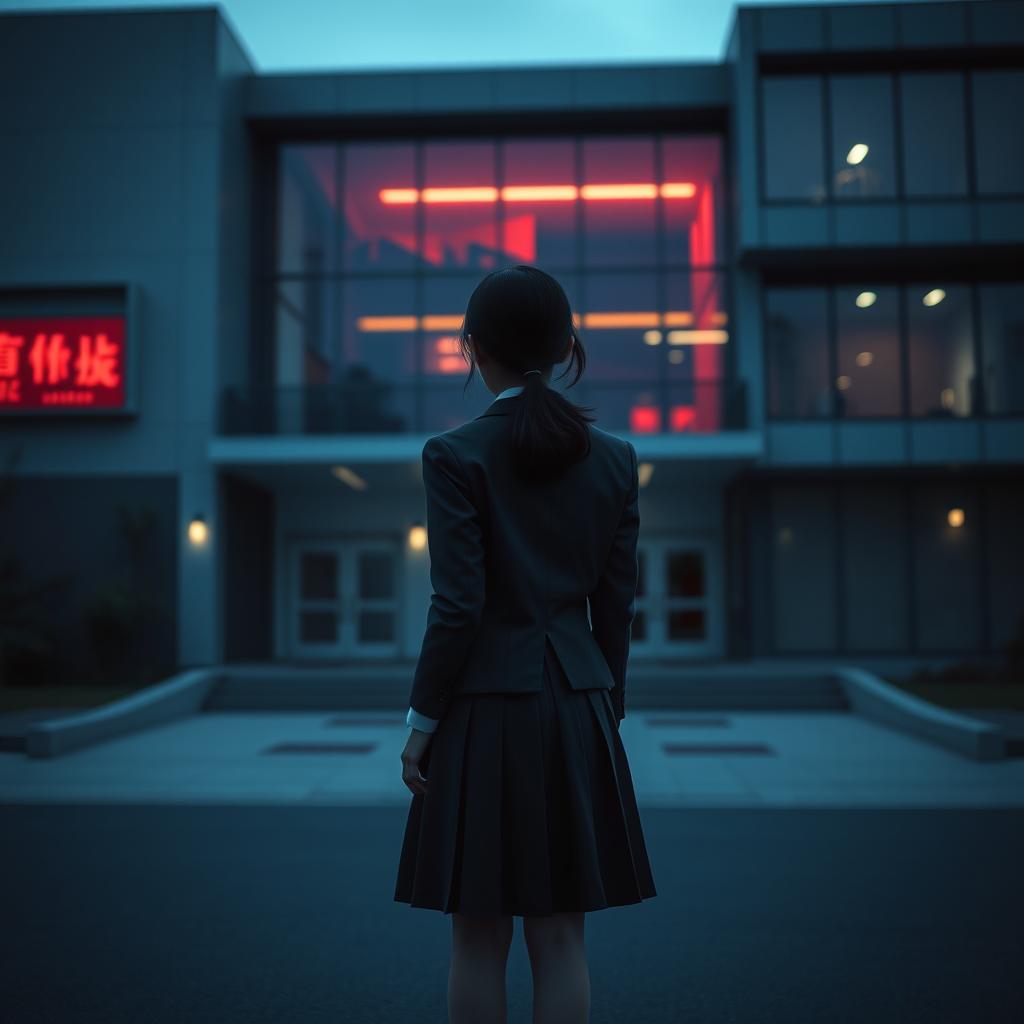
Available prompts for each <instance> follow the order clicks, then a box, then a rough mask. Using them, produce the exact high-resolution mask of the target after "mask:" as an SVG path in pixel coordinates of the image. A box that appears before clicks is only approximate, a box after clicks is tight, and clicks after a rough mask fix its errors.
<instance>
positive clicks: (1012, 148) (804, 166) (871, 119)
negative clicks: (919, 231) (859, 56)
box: [760, 68, 1024, 203]
mask: <svg viewBox="0 0 1024 1024" xmlns="http://www.w3.org/2000/svg"><path fill="white" fill-rule="evenodd" d="M760 101H761V146H762V166H763V179H762V199H763V200H765V201H768V202H771V201H789V202H792V201H805V202H810V203H820V202H822V201H824V200H826V199H832V200H858V199H890V198H913V199H919V198H929V199H931V198H953V199H955V198H963V197H966V196H968V195H976V196H989V195H1020V194H1021V193H1022V192H1024V133H1022V132H1020V131H1019V130H1018V131H1014V130H1013V127H1012V126H1014V125H1015V124H1016V123H1017V122H1018V121H1019V119H1020V114H1019V111H1020V109H1021V104H1022V103H1024V70H1021V69H1020V68H1005V69H992V70H963V71H961V70H941V71H931V70H929V71H899V72H883V73H879V72H868V71H865V72H858V73H839V72H834V73H826V74H821V73H816V74H805V73H801V74H766V75H764V76H762V78H761V96H760ZM972 161H973V165H974V167H973V172H972V170H971V167H970V165H971V163H972ZM972 178H973V184H972Z"/></svg>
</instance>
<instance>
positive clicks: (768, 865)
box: [0, 802, 1024, 1024]
mask: <svg viewBox="0 0 1024 1024" xmlns="http://www.w3.org/2000/svg"><path fill="white" fill-rule="evenodd" d="M641 815H642V819H643V823H644V830H645V834H646V836H647V840H648V846H649V851H650V854H651V862H652V867H653V870H654V876H655V882H656V884H657V886H658V895H657V896H656V897H655V898H654V899H652V900H649V901H645V902H644V903H643V904H640V905H638V906H630V907H622V908H614V909H609V910H603V911H599V912H595V913H592V914H588V915H587V925H586V935H587V948H588V954H589V962H590V972H591V988H592V1013H591V1021H592V1022H593V1024H604V1022H613V1021H614V1022H616V1024H621V1022H636V1024H643V1022H648V1021H650V1022H654V1021H657V1022H701V1024H719V1022H727V1021H728V1022H733V1021H735V1022H741V1024H759V1022H773V1024H776V1022H777V1024H803V1022H807V1024H811V1022H813V1024H823V1022H829V1024H845V1022H849V1024H888V1022H893V1024H896V1022H899V1024H909V1022H917V1021H922V1022H925V1021H926V1022H928V1024H937V1022H938V1024H958V1022H964V1024H986V1022H999V1024H1010V1022H1014V1024H1016V1022H1019V1021H1020V1020H1022V1019H1024V980H1022V979H1024V972H1022V970H1021V965H1022V964H1024V927H1022V925H1024V887H1022V886H1021V882H1020V876H1021V865H1022V864H1024V811H1022V810H1020V809H1018V808H1003V809H1000V808H995V807H992V808H946V809H943V808H875V809H871V808H856V807H845V808H810V807H800V808H779V807H764V808H748V807H744V808H729V807H716V808H704V807H699V808H698V807H682V808H680V807H665V808H659V807H646V808H645V807H641ZM404 821H405V810H404V809H402V808H401V807H394V806H392V807H373V806H368V807H357V806H353V807H349V806H337V807H335V806H308V805H307V806H301V805H294V806H286V805H281V806H239V805H235V806H231V805H227V806H225V805H198V806H188V805H143V804H138V805H136V804H128V803H122V804H105V805H102V804H95V805H90V804H87V803H81V802H79V803H68V804H60V803H48V804H36V805H33V804H5V805H3V806H0V822H2V829H3V831H2V834H3V837H4V842H3V844H2V846H0V850H2V852H0V858H2V866H3V874H2V878H3V891H2V900H0V905H2V908H3V915H2V919H3V928H2V948H0V964H2V965H3V966H2V974H3V984H2V988H0V993H2V994H0V1000H2V1002H0V1016H2V1019H3V1021H4V1022H5V1024H30V1022H31V1024H36V1022H40V1024H41V1022H51V1021H52V1022H60V1024H76V1022H79V1021H89V1022H93V1021H97V1022H98V1021H103V1022H121V1021H124V1022H131V1024H143V1022H144V1024H164V1022H174V1024H180V1022H183V1021H187V1022H204V1021H211V1022H213V1021H216V1022H218V1024H234V1022H245V1024H257V1022H264V1021H273V1022H306V1021H309V1022H320V1021H332V1022H340V1021H345V1022H348V1021H352V1022H367V1024H372V1022H406V1021H435V1022H438V1024H444V1022H445V1021H446V1020H447V1013H446V986H447V970H448V961H449V955H450V928H451V923H450V920H451V919H450V918H449V917H445V916H444V915H442V914H440V913H438V912H436V911H429V910H420V909H412V908H410V907H408V906H407V905H405V904H401V903H396V902H395V901H394V900H393V890H394V881H395V868H396V865H397V858H398V853H399V847H400V841H401V834H402V827H403V825H404ZM515 932H516V934H515V940H514V943H513V949H512V953H511V956H510V961H509V971H508V1002H509V1018H508V1020H509V1024H516V1022H522V1024H527V1022H529V1020H530V1000H531V982H530V974H529V962H528V960H527V957H526V951H525V946H524V945H523V941H522V923H521V921H520V920H517V921H516V929H515Z"/></svg>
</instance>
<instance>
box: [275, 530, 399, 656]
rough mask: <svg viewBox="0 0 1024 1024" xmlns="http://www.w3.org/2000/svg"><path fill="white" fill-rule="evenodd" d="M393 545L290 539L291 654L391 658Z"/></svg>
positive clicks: (395, 579) (395, 619)
mask: <svg viewBox="0 0 1024 1024" xmlns="http://www.w3.org/2000/svg"><path fill="white" fill-rule="evenodd" d="M399 568H400V563H399V549H398V545H397V544H396V543H394V542H392V541H388V540H331V541H306V540H303V541H293V542H292V544H291V546H290V551H289V559H288V575H289V583H288V594H289V598H290V599H289V601H288V607H289V611H288V646H289V653H290V654H291V655H292V656H297V657H318V658H324V657H344V658H351V657H358V658H393V657H395V656H396V654H397V653H398V636H399Z"/></svg>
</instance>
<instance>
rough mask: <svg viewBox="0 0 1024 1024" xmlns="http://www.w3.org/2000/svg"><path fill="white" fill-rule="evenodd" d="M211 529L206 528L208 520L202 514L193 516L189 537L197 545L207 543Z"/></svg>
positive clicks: (189, 526)
mask: <svg viewBox="0 0 1024 1024" xmlns="http://www.w3.org/2000/svg"><path fill="white" fill-rule="evenodd" d="M208 536H209V531H208V530H207V528H206V520H205V519H203V517H202V516H193V517H192V519H191V521H190V522H189V524H188V539H189V541H190V542H191V543H192V544H195V545H196V546H197V547H198V546H199V545H200V544H205V543H206V538H207V537H208Z"/></svg>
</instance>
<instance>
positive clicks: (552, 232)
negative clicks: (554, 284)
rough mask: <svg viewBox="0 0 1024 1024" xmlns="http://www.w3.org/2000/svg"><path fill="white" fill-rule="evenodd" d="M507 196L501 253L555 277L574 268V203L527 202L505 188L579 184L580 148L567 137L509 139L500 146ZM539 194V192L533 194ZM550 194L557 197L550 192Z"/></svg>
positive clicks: (555, 187)
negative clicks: (578, 160) (546, 271)
mask: <svg viewBox="0 0 1024 1024" xmlns="http://www.w3.org/2000/svg"><path fill="white" fill-rule="evenodd" d="M501 154H502V182H503V185H504V188H505V190H506V191H505V192H504V193H503V194H504V195H508V196H510V197H512V198H511V201H503V202H502V204H501V205H502V218H503V223H502V239H501V250H502V255H503V256H504V258H505V259H506V260H508V261H509V262H512V263H531V264H532V263H536V264H538V265H540V266H543V267H545V268H546V269H547V270H548V271H549V272H551V273H554V272H555V271H556V270H557V269H558V268H560V267H573V266H575V265H576V246H577V240H578V233H577V230H576V219H577V218H576V212H577V211H576V207H577V202H576V200H574V199H558V198H548V199H544V200H539V199H529V198H528V196H529V195H530V193H523V192H514V191H513V192H509V191H507V190H514V189H523V188H527V187H532V188H535V189H536V188H541V187H545V186H547V187H548V188H551V189H557V188H559V187H562V186H569V187H570V188H574V186H575V185H576V147H575V144H574V143H573V142H572V141H571V140H569V139H553V140H548V139H546V140H537V141H534V140H528V141H509V142H505V143H504V144H503V145H502V147H501ZM534 194H536V193H534ZM540 194H545V193H540ZM546 194H547V195H549V196H552V197H553V196H556V195H558V194H559V193H558V192H556V191H550V192H548V193H546Z"/></svg>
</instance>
